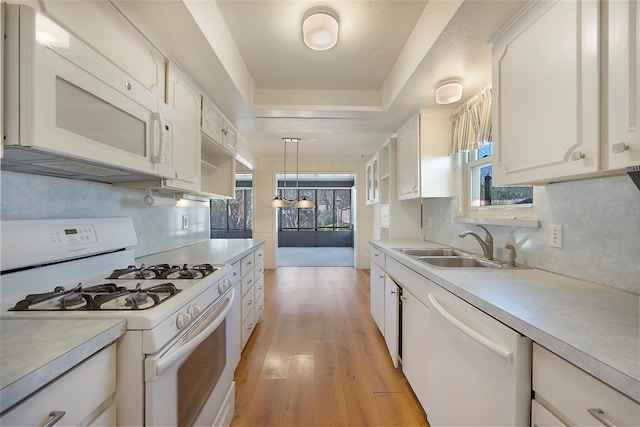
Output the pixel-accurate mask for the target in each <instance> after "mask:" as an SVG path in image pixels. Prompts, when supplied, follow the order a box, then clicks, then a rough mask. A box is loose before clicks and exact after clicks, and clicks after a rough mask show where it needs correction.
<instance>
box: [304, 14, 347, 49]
mask: <svg viewBox="0 0 640 427" xmlns="http://www.w3.org/2000/svg"><path fill="white" fill-rule="evenodd" d="M302 38H303V39H304V44H306V45H307V47H309V48H310V49H313V50H328V49H331V48H332V47H334V46H335V45H336V43H337V42H338V15H337V14H336V12H335V11H333V10H332V9H329V8H328V7H323V6H318V7H314V8H311V9H309V10H308V11H307V12H306V13H305V14H304V17H303V19H302Z"/></svg>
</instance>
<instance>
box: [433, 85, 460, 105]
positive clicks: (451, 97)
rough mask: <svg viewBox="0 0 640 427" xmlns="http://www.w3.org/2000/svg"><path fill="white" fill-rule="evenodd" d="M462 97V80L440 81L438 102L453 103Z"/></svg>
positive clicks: (437, 95) (437, 91) (437, 89)
mask: <svg viewBox="0 0 640 427" xmlns="http://www.w3.org/2000/svg"><path fill="white" fill-rule="evenodd" d="M460 99H462V81H460V80H446V81H444V82H441V83H438V87H437V88H436V102H437V103H438V104H453V103H454V102H458V101H460Z"/></svg>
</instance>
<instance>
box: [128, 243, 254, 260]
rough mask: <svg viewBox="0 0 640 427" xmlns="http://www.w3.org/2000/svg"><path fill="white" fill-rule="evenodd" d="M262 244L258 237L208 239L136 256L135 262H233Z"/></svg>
mask: <svg viewBox="0 0 640 427" xmlns="http://www.w3.org/2000/svg"><path fill="white" fill-rule="evenodd" d="M261 245H264V240H259V239H209V240H206V241H203V242H200V243H194V244H192V245H188V246H183V247H181V248H177V249H171V250H168V251H164V252H159V253H157V254H153V255H147V256H143V257H140V258H136V263H137V264H140V263H143V264H146V265H154V264H158V263H162V262H164V263H166V262H168V263H174V264H178V265H182V264H205V263H210V264H225V263H226V264H233V263H234V262H236V261H239V260H240V259H242V257H244V256H245V255H248V254H249V253H250V252H252V251H254V250H256V249H257V248H258V247H259V246H261Z"/></svg>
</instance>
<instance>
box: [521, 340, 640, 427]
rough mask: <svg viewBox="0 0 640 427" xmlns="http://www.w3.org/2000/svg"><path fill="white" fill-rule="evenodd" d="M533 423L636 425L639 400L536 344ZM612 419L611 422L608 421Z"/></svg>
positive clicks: (549, 424)
mask: <svg viewBox="0 0 640 427" xmlns="http://www.w3.org/2000/svg"><path fill="white" fill-rule="evenodd" d="M533 391H534V400H533V403H532V407H534V406H535V407H538V406H541V407H542V408H537V409H536V410H535V412H534V411H533V410H532V417H531V425H532V426H540V427H542V426H551V425H578V426H602V425H609V426H611V425H614V426H618V427H620V426H637V425H638V424H639V423H640V403H638V402H635V401H634V400H632V399H630V398H628V397H627V396H625V395H623V394H622V393H620V392H618V391H617V390H614V389H613V388H611V387H610V386H608V385H606V384H604V383H603V382H602V381H600V380H598V379H596V378H594V377H593V376H591V375H590V374H588V373H586V372H585V371H583V370H581V369H580V368H578V367H576V366H574V365H572V364H571V363H569V362H567V361H566V360H564V359H563V358H561V357H559V356H557V355H556V354H554V353H552V352H550V351H549V350H547V349H546V348H544V347H542V346H540V345H538V344H534V345H533ZM607 423H609V424H607Z"/></svg>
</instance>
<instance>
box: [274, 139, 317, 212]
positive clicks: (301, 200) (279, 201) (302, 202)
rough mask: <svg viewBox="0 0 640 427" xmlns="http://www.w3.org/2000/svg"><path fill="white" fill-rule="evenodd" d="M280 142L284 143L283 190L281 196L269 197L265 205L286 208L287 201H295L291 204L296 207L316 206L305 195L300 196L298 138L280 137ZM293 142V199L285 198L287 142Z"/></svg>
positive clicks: (311, 207)
mask: <svg viewBox="0 0 640 427" xmlns="http://www.w3.org/2000/svg"><path fill="white" fill-rule="evenodd" d="M282 142H283V143H284V191H283V193H282V194H283V196H282V197H280V196H278V195H277V194H276V196H275V197H274V198H273V199H271V200H270V201H269V202H268V203H267V207H269V208H286V207H288V206H289V204H288V203H287V202H296V204H295V205H294V206H293V207H294V208H296V209H313V208H315V207H316V205H315V203H313V202H312V201H311V200H309V199H307V197H306V196H302V197H300V181H299V177H300V173H299V172H300V171H299V166H300V165H299V160H298V159H299V157H298V143H299V142H300V138H282ZM291 142H295V143H296V196H297V197H296V198H295V199H287V143H291Z"/></svg>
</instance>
